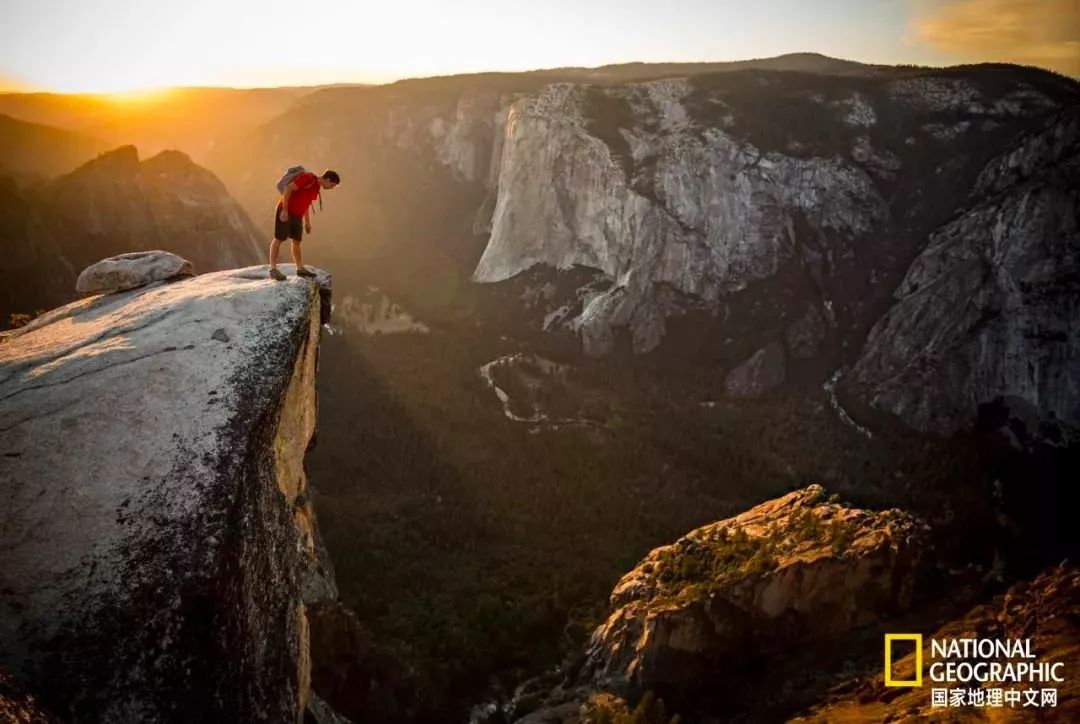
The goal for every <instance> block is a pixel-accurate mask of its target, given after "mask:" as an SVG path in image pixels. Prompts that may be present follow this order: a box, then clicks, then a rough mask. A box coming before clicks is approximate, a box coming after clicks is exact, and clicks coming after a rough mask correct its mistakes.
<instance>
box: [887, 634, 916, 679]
mask: <svg viewBox="0 0 1080 724" xmlns="http://www.w3.org/2000/svg"><path fill="white" fill-rule="evenodd" d="M893 641H914V642H915V678H914V679H912V680H910V681H897V680H895V679H893V677H892V643H893ZM885 686H912V687H914V686H922V634H917V633H906V634H885Z"/></svg>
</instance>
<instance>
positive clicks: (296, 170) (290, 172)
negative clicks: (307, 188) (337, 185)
mask: <svg viewBox="0 0 1080 724" xmlns="http://www.w3.org/2000/svg"><path fill="white" fill-rule="evenodd" d="M306 172H307V169H306V168H304V167H303V166H290V167H289V168H287V169H285V173H284V174H282V176H281V178H280V179H278V182H277V192H278V193H279V194H284V193H285V187H286V186H288V185H289V184H291V183H292V182H293V180H294V179H295V178H296V177H297V176H299V175H300V174H302V173H306ZM319 208H320V209H322V190H321V189H320V191H319ZM314 210H315V207H314V206H313V207H312V211H314Z"/></svg>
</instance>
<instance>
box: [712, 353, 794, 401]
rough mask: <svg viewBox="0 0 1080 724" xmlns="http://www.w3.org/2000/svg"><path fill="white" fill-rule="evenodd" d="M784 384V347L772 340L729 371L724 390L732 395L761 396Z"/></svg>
mask: <svg viewBox="0 0 1080 724" xmlns="http://www.w3.org/2000/svg"><path fill="white" fill-rule="evenodd" d="M782 384H784V348H783V347H782V346H781V345H780V343H779V342H771V343H770V344H767V345H766V346H764V347H762V348H761V349H759V350H758V351H757V352H754V354H752V355H751V356H750V358H749V359H748V360H746V361H745V362H743V363H742V364H740V365H739V366H738V367H736V368H735V369H733V370H731V372H728V374H727V377H725V378H724V390H725V391H726V392H727V394H728V395H730V396H731V397H761V396H762V395H764V394H765V393H766V392H768V391H770V390H772V389H775V388H776V387H779V386H780V385H782Z"/></svg>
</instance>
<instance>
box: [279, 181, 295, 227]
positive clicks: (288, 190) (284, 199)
mask: <svg viewBox="0 0 1080 724" xmlns="http://www.w3.org/2000/svg"><path fill="white" fill-rule="evenodd" d="M293 191H296V184H295V183H289V185H288V186H286V187H285V193H284V194H282V196H281V216H282V219H281V220H282V221H287V220H288V218H289V199H291V198H292V194H293Z"/></svg>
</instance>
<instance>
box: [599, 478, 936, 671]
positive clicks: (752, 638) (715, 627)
mask: <svg viewBox="0 0 1080 724" xmlns="http://www.w3.org/2000/svg"><path fill="white" fill-rule="evenodd" d="M928 534H929V529H928V528H927V527H926V526H925V525H924V524H923V523H921V522H920V521H918V520H917V519H915V518H913V517H912V516H910V515H908V514H906V513H903V512H901V511H898V510H888V511H883V512H876V513H874V512H869V511H866V510H860V509H856V508H850V507H846V506H844V505H841V504H838V503H834V502H828V501H826V499H825V495H824V491H823V490H822V488H821V487H820V486H817V485H813V486H810V487H808V488H805V489H803V490H798V491H796V492H793V493H789V494H788V495H785V496H783V497H782V498H778V499H776V500H770V501H768V502H766V503H762V504H761V505H759V506H757V507H755V508H752V509H751V510H749V511H747V512H745V513H742V514H741V515H738V516H736V517H734V518H730V519H727V520H722V521H719V522H717V523H712V524H710V525H706V526H704V527H702V528H698V529H697V530H695V531H693V532H691V533H689V534H688V535H686V536H685V537H683V538H682V539H680V540H679V541H677V542H676V543H674V544H672V545H668V546H663V547H661V548H657V549H655V550H653V551H652V552H651V553H649V555H648V556H646V558H645V559H644V560H643V561H642V562H641V563H639V564H638V565H637V567H635V568H634V570H632V571H631V572H630V573H628V574H627V575H626V576H624V577H623V578H622V580H620V581H619V583H618V585H617V586H616V587H615V589H614V591H613V592H612V594H611V610H612V613H611V615H610V616H609V617H608V619H607V621H606V622H605V623H604V624H603V625H602V626H600V627H599V628H597V629H596V631H595V632H594V633H593V636H592V640H591V643H590V646H589V652H588V656H589V663H588V665H587V666H588V668H589V670H590V671H591V676H593V679H594V681H595V683H596V684H598V685H600V686H605V687H606V686H612V687H615V688H616V689H624V688H626V687H630V688H636V689H638V690H646V689H650V688H653V687H656V686H665V685H666V686H680V687H686V688H690V689H692V688H693V687H695V686H697V687H708V686H713V685H714V684H715V677H716V672H717V671H718V670H719V669H718V667H721V668H722V667H723V666H724V662H725V661H727V662H728V664H730V665H733V666H736V667H737V666H738V662H739V661H740V660H745V658H746V657H753V656H761V655H783V652H784V651H791V650H793V647H795V646H798V645H799V644H800V643H802V642H805V641H806V640H809V639H810V638H813V639H814V640H822V639H828V638H829V637H833V638H836V637H840V636H843V635H844V634H845V633H846V632H849V631H851V630H853V629H855V628H857V627H861V626H864V625H868V624H871V623H874V622H877V621H878V620H880V619H882V618H883V617H887V616H890V615H893V614H897V613H901V612H904V611H905V610H907V609H908V608H909V607H910V605H911V602H912V595H913V591H914V589H915V586H916V580H917V578H918V576H919V574H920V573H921V572H922V571H923V569H924V568H925V561H926V559H927V556H926V552H927V550H928V542H927V541H928Z"/></svg>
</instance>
